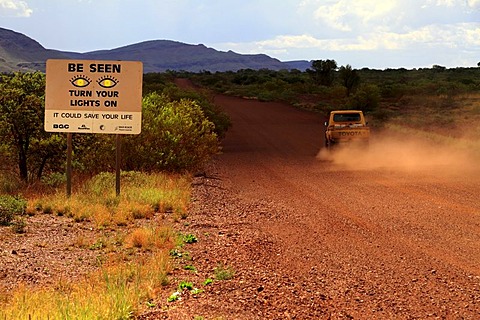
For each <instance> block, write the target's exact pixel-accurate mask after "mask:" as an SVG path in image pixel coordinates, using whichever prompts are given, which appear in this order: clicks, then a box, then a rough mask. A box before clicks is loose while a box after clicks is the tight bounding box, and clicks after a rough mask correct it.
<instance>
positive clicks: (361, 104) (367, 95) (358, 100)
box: [347, 85, 380, 112]
mask: <svg viewBox="0 0 480 320" xmlns="http://www.w3.org/2000/svg"><path fill="white" fill-rule="evenodd" d="M379 103H380V93H379V90H378V87H377V86H375V85H366V86H363V87H362V88H360V89H358V90H357V92H356V93H355V94H354V95H353V96H352V97H350V99H349V101H348V103H347V107H348V109H356V110H362V111H364V112H368V111H373V110H375V109H377V107H378V105H379Z"/></svg>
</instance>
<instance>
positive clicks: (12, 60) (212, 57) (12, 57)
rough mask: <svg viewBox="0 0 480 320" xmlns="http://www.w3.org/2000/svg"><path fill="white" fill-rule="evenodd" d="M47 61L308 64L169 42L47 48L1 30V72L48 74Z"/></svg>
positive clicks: (178, 67)
mask: <svg viewBox="0 0 480 320" xmlns="http://www.w3.org/2000/svg"><path fill="white" fill-rule="evenodd" d="M47 59H84V60H131V61H142V62H143V69H144V72H146V73H147V72H164V71H167V70H173V71H190V72H201V71H210V72H216V71H237V70H240V69H254V70H258V69H270V70H282V69H299V70H305V69H306V68H309V67H310V62H308V61H292V62H282V61H280V60H278V59H274V58H271V57H269V56H267V55H265V54H254V55H246V54H238V53H235V52H233V51H228V52H224V51H218V50H215V49H212V48H208V47H206V46H204V45H203V44H198V45H192V44H185V43H181V42H176V41H170V40H152V41H145V42H141V43H136V44H131V45H127V46H124V47H120V48H115V49H111V50H100V51H92V52H86V53H76V52H63V51H58V50H50V49H45V48H44V47H43V46H42V45H41V44H40V43H38V42H37V41H35V40H33V39H31V38H29V37H27V36H25V35H23V34H21V33H18V32H15V31H12V30H8V29H3V28H0V72H12V71H18V70H24V71H34V70H40V71H45V62H46V60H47Z"/></svg>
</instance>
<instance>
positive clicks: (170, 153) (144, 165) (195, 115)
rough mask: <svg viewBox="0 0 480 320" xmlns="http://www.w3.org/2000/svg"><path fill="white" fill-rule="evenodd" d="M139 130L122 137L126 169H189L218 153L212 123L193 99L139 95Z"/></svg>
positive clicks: (198, 165) (199, 165) (153, 94)
mask: <svg viewBox="0 0 480 320" xmlns="http://www.w3.org/2000/svg"><path fill="white" fill-rule="evenodd" d="M142 118H143V121H142V133H141V134H139V135H137V136H129V137H126V138H125V140H124V142H125V143H124V144H125V148H122V150H124V160H125V169H126V170H169V171H185V170H187V171H192V170H195V169H198V168H200V167H201V166H202V165H203V164H205V163H206V162H207V161H208V160H209V159H210V157H211V156H212V155H213V154H215V153H216V152H218V139H217V135H216V134H215V132H214V125H213V123H212V122H211V121H209V120H208V119H207V117H206V116H205V114H204V112H203V110H202V108H201V107H200V106H199V104H198V103H197V102H196V101H193V100H188V99H181V100H180V101H177V100H171V99H170V98H169V97H167V96H166V95H159V94H157V93H151V94H148V95H147V96H145V97H144V98H143V114H142Z"/></svg>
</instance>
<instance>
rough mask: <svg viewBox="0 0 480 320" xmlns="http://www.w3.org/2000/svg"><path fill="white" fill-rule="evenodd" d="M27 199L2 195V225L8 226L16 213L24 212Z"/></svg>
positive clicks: (0, 198) (0, 212) (0, 213)
mask: <svg viewBox="0 0 480 320" xmlns="http://www.w3.org/2000/svg"><path fill="white" fill-rule="evenodd" d="M26 208H27V201H26V200H25V199H23V198H20V197H14V196H10V195H0V225H2V226H8V225H10V223H11V222H12V220H13V218H14V217H15V215H20V214H24V213H25V210H26Z"/></svg>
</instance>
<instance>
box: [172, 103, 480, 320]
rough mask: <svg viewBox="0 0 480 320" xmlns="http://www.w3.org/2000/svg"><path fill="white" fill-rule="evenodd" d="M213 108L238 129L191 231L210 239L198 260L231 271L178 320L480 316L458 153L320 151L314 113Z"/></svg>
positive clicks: (474, 223)
mask: <svg viewBox="0 0 480 320" xmlns="http://www.w3.org/2000/svg"><path fill="white" fill-rule="evenodd" d="M215 102H216V104H218V105H221V106H222V107H223V108H224V109H225V111H226V112H227V113H228V114H229V115H230V116H231V118H232V122H233V127H232V128H231V130H230V131H229V132H228V134H227V136H226V139H225V140H224V142H223V146H224V147H223V153H222V154H221V155H220V156H219V157H218V159H217V162H216V163H217V167H216V168H215V170H214V171H215V172H209V173H207V178H206V179H204V181H203V182H202V183H201V184H202V185H203V189H202V191H201V193H202V194H203V195H201V196H199V197H203V199H200V200H201V201H203V202H206V203H205V204H202V205H200V207H201V208H197V210H196V211H197V214H196V215H195V214H194V215H193V216H192V224H191V226H190V227H191V228H192V229H193V230H197V231H198V233H199V234H200V233H201V232H204V233H205V234H208V235H209V236H208V237H203V238H202V239H201V241H200V242H203V243H204V244H203V245H202V247H201V249H200V248H197V249H193V251H194V254H193V255H194V256H195V255H197V259H196V262H195V263H196V264H202V263H210V264H212V263H213V262H215V261H222V262H225V263H228V264H231V265H233V266H234V267H235V268H236V269H237V270H238V272H237V276H236V279H235V280H231V281H230V282H227V283H225V282H224V283H222V284H220V283H219V284H217V287H214V288H215V289H210V290H206V291H207V292H206V293H205V294H204V295H203V296H202V297H199V298H198V299H197V300H194V299H190V300H189V299H187V300H186V301H184V302H182V303H183V304H182V306H183V308H190V310H195V311H194V312H190V313H188V312H187V313H182V312H180V311H178V310H177V311H178V313H177V317H178V318H180V314H183V315H185V319H188V317H187V316H186V314H190V316H191V315H195V314H198V315H202V314H208V315H216V316H221V317H223V319H329V318H331V319H480V201H479V197H478V195H479V194H480V175H479V171H478V170H477V169H476V164H478V162H475V160H473V158H469V155H468V154H467V153H466V152H462V153H460V152H459V151H456V152H453V151H451V150H439V149H438V147H435V146H429V145H427V144H421V143H419V142H416V141H409V140H407V139H404V138H403V139H398V138H396V139H395V138H385V136H386V133H377V136H376V139H374V140H373V141H372V143H371V146H370V149H369V150H367V151H365V150H362V151H349V150H346V151H338V152H337V154H336V155H333V156H328V157H326V156H325V155H323V154H322V153H321V152H320V153H319V151H320V148H321V145H322V142H323V140H322V130H323V119H322V118H321V117H320V116H318V115H315V114H312V113H309V112H306V111H300V110H297V109H294V108H292V107H290V106H286V105H282V104H278V103H262V102H259V101H256V100H245V99H240V98H234V97H226V96H217V97H216V100H215ZM208 176H210V178H208ZM212 176H213V177H214V178H212ZM218 181H221V182H218ZM219 184H220V185H219ZM223 188H225V190H226V191H222V192H221V193H222V194H223V195H221V196H219V192H220V191H218V190H219V189H221V190H223ZM225 192H227V193H228V194H229V195H225ZM232 201H234V202H236V204H235V205H232V204H231V202H232ZM232 206H233V208H232ZM206 221H208V222H206ZM225 235H227V237H225ZM179 307H180V306H179ZM184 310H186V309H184ZM173 314H175V313H173ZM173 314H172V313H171V314H170V315H171V316H172V315H173ZM173 318H175V316H172V319H173ZM206 319H210V317H207V318H206Z"/></svg>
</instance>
